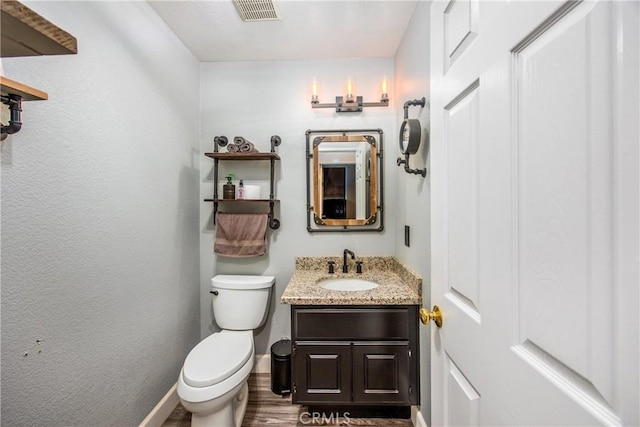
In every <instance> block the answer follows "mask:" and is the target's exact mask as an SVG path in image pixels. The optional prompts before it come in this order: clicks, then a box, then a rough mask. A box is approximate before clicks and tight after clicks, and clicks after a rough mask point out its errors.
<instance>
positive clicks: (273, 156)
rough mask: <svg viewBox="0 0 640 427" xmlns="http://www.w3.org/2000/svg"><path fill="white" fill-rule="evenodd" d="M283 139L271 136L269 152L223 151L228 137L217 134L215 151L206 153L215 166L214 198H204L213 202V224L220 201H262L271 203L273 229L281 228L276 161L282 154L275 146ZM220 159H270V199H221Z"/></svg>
mask: <svg viewBox="0 0 640 427" xmlns="http://www.w3.org/2000/svg"><path fill="white" fill-rule="evenodd" d="M281 141H282V140H281V139H280V137H279V136H278V135H273V136H272V137H271V151H270V152H268V153H258V152H250V153H221V152H219V151H218V149H219V147H225V146H227V144H228V142H229V141H228V139H227V137H225V136H216V137H215V138H214V152H212V153H204V155H205V156H207V157H209V158H212V159H213V160H214V167H213V181H214V190H213V198H211V199H204V201H205V202H213V224H214V225H215V223H216V213H217V212H218V205H219V204H220V203H224V204H238V205H240V204H249V203H253V204H260V203H268V204H269V214H268V216H269V228H271V229H272V230H277V229H278V228H280V220H278V219H276V218H275V213H274V212H275V210H274V208H275V204H276V203H277V202H279V200H277V199H276V198H275V195H274V194H275V161H276V160H280V156H279V155H278V153H276V151H275V147H277V146H279V145H280V143H281ZM220 160H236V161H242V160H268V161H269V162H270V165H271V169H270V179H269V198H268V199H221V198H219V197H218V178H219V177H218V168H219V162H220Z"/></svg>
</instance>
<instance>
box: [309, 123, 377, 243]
mask: <svg viewBox="0 0 640 427" xmlns="http://www.w3.org/2000/svg"><path fill="white" fill-rule="evenodd" d="M309 132H311V133H313V132H314V131H308V133H307V145H308V146H307V153H308V154H307V157H308V160H309V161H310V162H311V163H312V166H311V167H310V166H309V164H308V165H307V172H308V174H309V170H310V169H312V171H313V173H312V175H313V178H312V179H311V180H310V179H309V176H307V179H308V181H307V182H308V184H309V187H310V188H308V198H307V201H308V202H309V201H310V200H309V199H310V198H311V197H309V195H310V194H312V195H313V197H312V200H313V204H312V207H309V215H311V214H313V222H314V224H315V225H319V226H342V227H343V229H349V227H352V226H356V227H360V226H366V225H372V224H375V223H376V220H377V217H378V213H379V207H378V194H379V189H378V168H379V165H380V163H379V158H380V157H381V155H379V153H380V152H379V149H378V148H379V145H380V144H381V133H382V131H378V130H376V131H375V132H377V133H379V135H378V138H376V136H375V134H374V135H367V134H362V133H359V134H351V133H349V132H350V131H340V132H341V133H342V134H340V135H320V136H315V137H313V138H312V139H311V138H310V136H309ZM360 132H362V131H360ZM325 133H326V132H325ZM309 144H311V145H312V147H313V151H312V154H311V153H310V152H309V151H310V149H309ZM310 181H311V182H310ZM379 222H381V221H379ZM307 223H308V226H307V229H309V231H316V229H311V227H310V221H307ZM368 229H371V230H374V231H375V230H376V229H375V228H374V229H372V228H371V227H369V228H368ZM379 229H380V230H381V229H382V228H381V224H379ZM319 231H323V230H319ZM326 231H331V230H326ZM361 231H362V230H361Z"/></svg>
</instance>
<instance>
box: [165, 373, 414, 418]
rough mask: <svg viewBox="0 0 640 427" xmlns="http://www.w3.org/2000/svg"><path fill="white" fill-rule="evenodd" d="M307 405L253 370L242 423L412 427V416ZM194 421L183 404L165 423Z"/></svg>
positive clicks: (268, 376)
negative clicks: (363, 414)
mask: <svg viewBox="0 0 640 427" xmlns="http://www.w3.org/2000/svg"><path fill="white" fill-rule="evenodd" d="M306 411H307V408H306V407H304V406H300V405H293V404H292V403H291V397H290V396H289V397H287V398H282V397H280V396H278V395H276V394H273V393H272V392H271V377H270V375H269V374H251V376H250V377H249V405H248V406H247V413H246V414H245V416H244V421H243V422H242V427H258V426H268V425H280V426H283V427H285V426H300V427H302V426H348V425H352V426H369V427H387V426H393V427H412V426H413V424H412V423H411V420H406V419H390V418H351V417H348V418H345V417H344V416H340V417H339V416H337V415H334V416H333V417H329V415H327V417H329V418H328V419H327V418H325V419H324V420H322V419H321V418H319V417H318V418H315V419H313V418H311V417H310V416H309V414H308V413H307V412H306ZM190 425H191V413H190V412H187V410H186V409H184V407H183V406H182V405H180V404H178V407H177V408H176V409H175V410H174V411H173V413H172V414H171V415H170V416H169V418H168V419H167V421H165V423H164V424H163V427H188V426H190Z"/></svg>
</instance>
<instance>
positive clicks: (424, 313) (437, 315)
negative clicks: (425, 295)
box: [420, 305, 442, 328]
mask: <svg viewBox="0 0 640 427" xmlns="http://www.w3.org/2000/svg"><path fill="white" fill-rule="evenodd" d="M431 320H433V322H434V323H435V324H436V326H437V327H438V328H441V327H442V312H441V311H440V307H438V306H437V305H434V306H433V311H429V310H427V309H426V308H421V309H420V321H421V322H422V323H424V324H425V325H426V324H428V323H429V321H431Z"/></svg>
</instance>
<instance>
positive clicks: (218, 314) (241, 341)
mask: <svg viewBox="0 0 640 427" xmlns="http://www.w3.org/2000/svg"><path fill="white" fill-rule="evenodd" d="M274 282H275V278H274V277H273V276H230V275H217V276H215V277H214V278H213V279H211V285H212V287H213V289H212V290H211V293H213V294H214V296H213V302H212V304H213V316H214V318H215V320H216V323H217V324H218V326H219V327H220V328H222V331H221V332H216V333H214V334H212V335H210V336H208V337H207V338H205V339H204V340H202V341H201V342H200V343H199V344H198V345H196V346H195V347H194V348H193V350H191V352H190V353H189V354H188V355H187V358H186V359H185V361H184V366H183V367H182V370H181V371H180V378H178V396H179V397H180V401H181V402H182V405H183V406H184V407H185V408H186V409H187V410H188V411H190V412H191V413H192V416H191V425H192V426H209V427H240V425H241V424H242V419H243V418H244V413H245V411H246V409H247V397H248V396H247V395H248V386H247V378H249V374H250V373H251V368H253V359H254V356H255V350H254V348H253V330H254V329H256V328H258V327H260V326H261V325H262V324H263V323H264V321H265V319H266V318H267V312H268V307H269V294H270V292H271V287H272V286H273V283H274Z"/></svg>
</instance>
